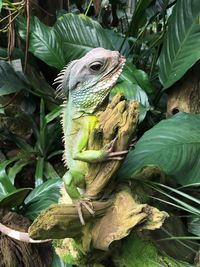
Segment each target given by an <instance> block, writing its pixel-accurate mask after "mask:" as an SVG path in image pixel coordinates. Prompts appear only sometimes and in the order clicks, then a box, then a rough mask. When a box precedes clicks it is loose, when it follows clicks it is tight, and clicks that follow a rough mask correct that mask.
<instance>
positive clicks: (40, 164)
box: [35, 157, 45, 187]
mask: <svg viewBox="0 0 200 267" xmlns="http://www.w3.org/2000/svg"><path fill="white" fill-rule="evenodd" d="M44 163H45V162H44V157H38V159H37V164H36V170H35V187H37V186H39V185H41V184H42V183H43V179H44Z"/></svg>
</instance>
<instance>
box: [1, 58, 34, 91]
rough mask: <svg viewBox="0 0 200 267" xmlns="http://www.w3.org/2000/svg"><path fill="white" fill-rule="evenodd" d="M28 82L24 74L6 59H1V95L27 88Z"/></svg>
mask: <svg viewBox="0 0 200 267" xmlns="http://www.w3.org/2000/svg"><path fill="white" fill-rule="evenodd" d="M27 86H29V85H28V84H27V82H26V81H25V78H24V77H23V75H22V74H20V73H19V72H16V71H15V70H14V69H13V67H12V66H11V65H10V64H9V63H7V62H6V61H4V60H0V96H3V95H8V94H11V93H16V92H19V91H21V90H23V89H26V88H27Z"/></svg>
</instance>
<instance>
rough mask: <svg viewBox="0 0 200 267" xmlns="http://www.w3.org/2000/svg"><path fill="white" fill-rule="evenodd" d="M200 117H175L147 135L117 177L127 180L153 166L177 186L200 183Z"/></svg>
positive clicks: (132, 152) (164, 121) (178, 115)
mask: <svg viewBox="0 0 200 267" xmlns="http://www.w3.org/2000/svg"><path fill="white" fill-rule="evenodd" d="M199 153H200V115H192V114H184V113H182V114H177V115H176V116H174V117H172V118H170V119H167V120H163V121H161V122H160V123H158V124H157V125H156V126H154V127H153V128H152V129H150V130H149V131H147V132H146V133H145V134H144V135H143V136H142V137H141V139H140V140H139V141H138V143H137V144H136V146H135V150H132V151H131V152H130V153H129V154H128V156H127V158H126V160H125V162H124V164H123V165H122V167H121V169H120V171H119V176H120V178H121V179H125V178H130V176H131V175H133V174H134V173H136V172H138V171H140V170H141V169H142V168H143V167H145V166H151V165H156V166H158V167H160V168H161V169H162V170H163V171H164V172H166V173H167V174H169V175H172V176H174V177H175V179H176V180H177V181H178V182H179V183H180V184H183V185H184V184H193V183H196V182H197V183H198V182H200V158H199Z"/></svg>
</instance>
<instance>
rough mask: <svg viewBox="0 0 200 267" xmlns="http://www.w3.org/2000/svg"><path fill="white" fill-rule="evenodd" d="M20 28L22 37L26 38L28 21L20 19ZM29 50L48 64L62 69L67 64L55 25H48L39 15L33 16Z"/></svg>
mask: <svg viewBox="0 0 200 267" xmlns="http://www.w3.org/2000/svg"><path fill="white" fill-rule="evenodd" d="M18 30H19V34H20V36H21V38H22V39H24V40H25V39H26V21H25V19H24V18H23V17H20V18H19V19H18ZM29 51H30V52H32V53H33V54H34V55H35V56H36V57H38V58H40V59H41V60H43V61H44V62H46V63H47V64H48V65H50V66H53V67H55V68H57V69H61V68H62V67H63V66H64V65H65V61H64V54H63V52H64V51H63V49H62V41H61V39H60V36H59V35H58V33H57V32H56V31H55V30H54V28H53V27H48V26H46V25H45V24H43V23H42V22H40V20H39V19H38V18H37V17H32V18H31V28H30V40H29Z"/></svg>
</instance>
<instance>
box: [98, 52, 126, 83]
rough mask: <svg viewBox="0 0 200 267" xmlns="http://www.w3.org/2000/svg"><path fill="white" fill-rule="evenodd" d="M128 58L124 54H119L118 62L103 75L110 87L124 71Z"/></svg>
mask: <svg viewBox="0 0 200 267" xmlns="http://www.w3.org/2000/svg"><path fill="white" fill-rule="evenodd" d="M125 62H126V59H125V57H123V56H122V55H120V56H119V61H118V64H117V65H116V66H115V67H114V68H113V69H112V70H111V71H110V72H108V73H106V75H105V76H104V77H103V81H106V82H107V85H108V86H107V87H108V88H110V87H112V86H113V85H115V83H116V82H117V80H118V78H119V76H120V74H121V73H122V70H123V67H124V65H125Z"/></svg>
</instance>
